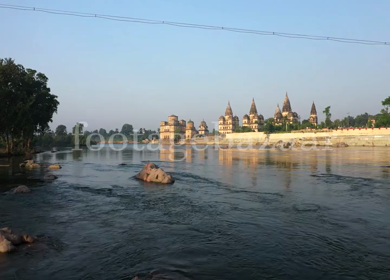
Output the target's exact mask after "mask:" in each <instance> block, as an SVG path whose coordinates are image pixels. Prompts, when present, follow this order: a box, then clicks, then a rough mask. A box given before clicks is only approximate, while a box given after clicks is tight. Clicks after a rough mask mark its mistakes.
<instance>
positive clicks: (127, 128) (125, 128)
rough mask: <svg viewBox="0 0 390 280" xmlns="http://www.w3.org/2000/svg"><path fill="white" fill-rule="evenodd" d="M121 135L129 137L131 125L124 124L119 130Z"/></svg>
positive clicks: (131, 131) (131, 132)
mask: <svg viewBox="0 0 390 280" xmlns="http://www.w3.org/2000/svg"><path fill="white" fill-rule="evenodd" d="M121 133H122V134H124V135H126V136H130V135H131V134H133V126H132V125H131V124H127V123H126V124H124V125H123V126H122V129H121Z"/></svg>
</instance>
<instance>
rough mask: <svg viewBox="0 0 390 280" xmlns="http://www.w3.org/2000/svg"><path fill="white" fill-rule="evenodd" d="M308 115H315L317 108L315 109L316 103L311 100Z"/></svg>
mask: <svg viewBox="0 0 390 280" xmlns="http://www.w3.org/2000/svg"><path fill="white" fill-rule="evenodd" d="M310 115H317V109H316V105H315V104H314V101H313V105H311V110H310Z"/></svg>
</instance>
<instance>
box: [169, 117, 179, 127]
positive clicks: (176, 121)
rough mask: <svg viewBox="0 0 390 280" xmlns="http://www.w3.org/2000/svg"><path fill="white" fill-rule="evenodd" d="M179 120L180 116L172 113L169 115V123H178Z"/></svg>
mask: <svg viewBox="0 0 390 280" xmlns="http://www.w3.org/2000/svg"><path fill="white" fill-rule="evenodd" d="M178 122H179V118H178V116H176V115H170V116H169V117H168V124H169V125H177V124H178Z"/></svg>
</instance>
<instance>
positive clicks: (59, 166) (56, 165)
mask: <svg viewBox="0 0 390 280" xmlns="http://www.w3.org/2000/svg"><path fill="white" fill-rule="evenodd" d="M61 168H62V167H61V165H59V164H53V165H50V166H49V169H61Z"/></svg>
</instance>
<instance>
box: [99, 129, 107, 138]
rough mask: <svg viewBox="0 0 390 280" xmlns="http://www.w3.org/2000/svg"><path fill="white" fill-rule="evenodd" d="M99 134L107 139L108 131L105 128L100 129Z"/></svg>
mask: <svg viewBox="0 0 390 280" xmlns="http://www.w3.org/2000/svg"><path fill="white" fill-rule="evenodd" d="M99 134H100V135H101V136H103V137H104V139H107V131H106V130H105V129H104V128H101V129H99Z"/></svg>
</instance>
